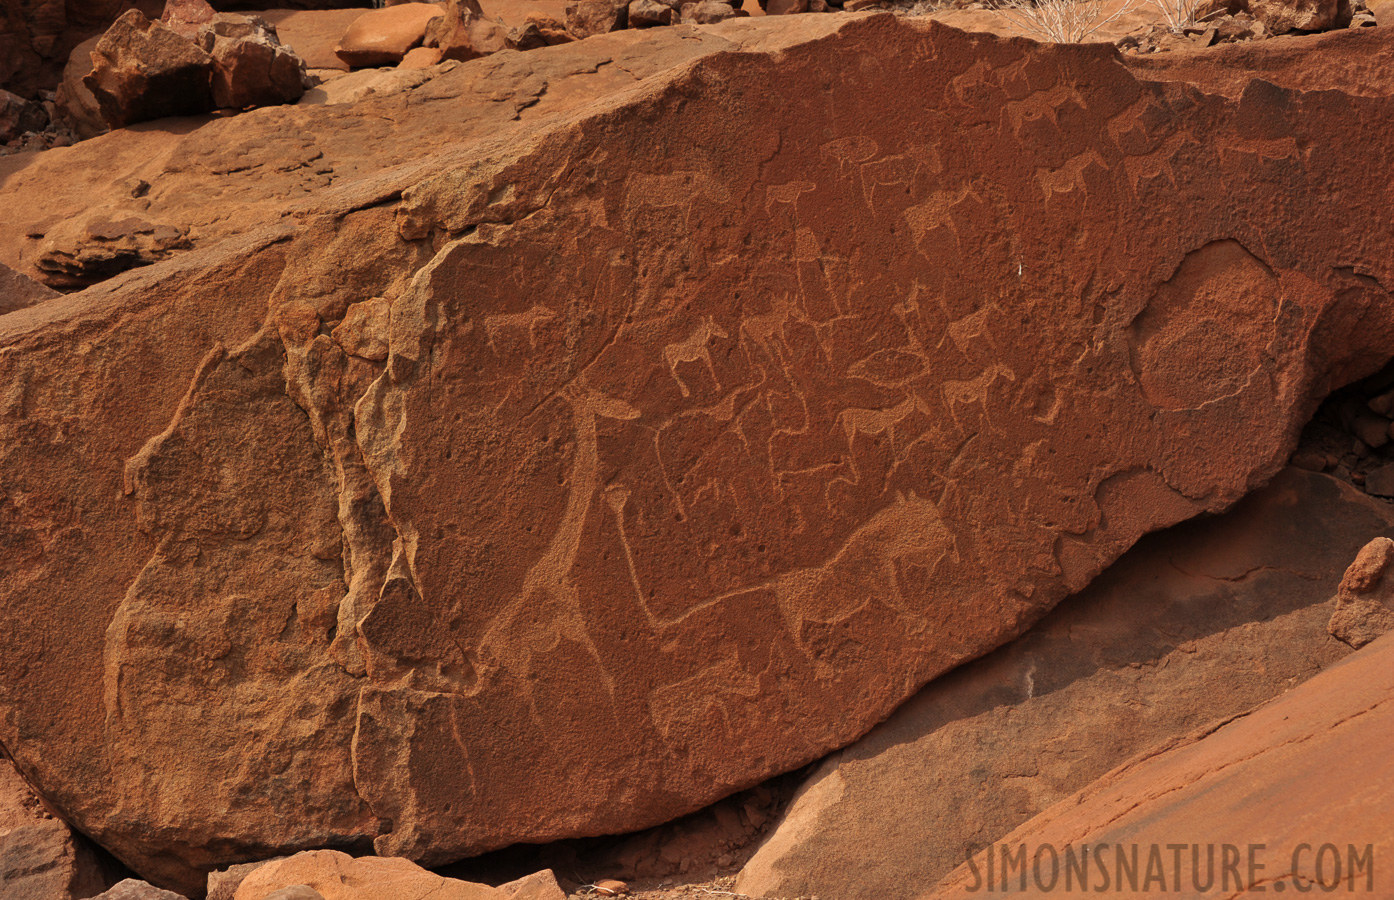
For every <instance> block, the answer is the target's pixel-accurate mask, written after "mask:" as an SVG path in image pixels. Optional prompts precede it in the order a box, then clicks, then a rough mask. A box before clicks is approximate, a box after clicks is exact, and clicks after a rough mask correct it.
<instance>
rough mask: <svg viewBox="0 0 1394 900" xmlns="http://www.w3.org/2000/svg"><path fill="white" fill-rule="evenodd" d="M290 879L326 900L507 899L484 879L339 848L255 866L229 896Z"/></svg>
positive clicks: (266, 892) (241, 896)
mask: <svg viewBox="0 0 1394 900" xmlns="http://www.w3.org/2000/svg"><path fill="white" fill-rule="evenodd" d="M293 885H303V886H305V887H308V888H310V889H312V890H314V891H315V892H317V893H318V894H320V895H321V896H322V897H323V898H324V900H424V898H426V897H429V898H430V900H508V898H509V896H510V895H509V894H507V893H505V892H504V891H502V890H500V889H498V888H491V887H488V886H487V885H482V884H472V883H470V882H468V881H459V880H458V879H454V878H442V877H441V876H439V875H434V874H432V873H430V872H428V871H426V870H425V869H423V868H421V867H420V866H418V865H415V864H414V863H411V862H408V861H407V860H405V859H378V858H375V857H364V858H360V859H354V858H353V857H351V856H349V855H348V854H347V853H340V852H338V851H337V850H309V851H306V852H304V853H297V854H295V855H294V856H292V857H289V858H287V859H283V860H278V861H277V862H272V863H267V864H266V865H264V866H262V867H261V868H259V869H257V870H256V871H255V872H253V873H252V874H250V875H248V876H247V877H246V878H245V879H243V881H242V884H241V885H240V886H239V887H238V888H237V893H236V894H234V895H233V897H234V900H272V898H273V897H275V896H276V895H277V894H278V893H279V892H280V891H282V890H284V889H286V888H288V887H290V886H293ZM519 900H523V898H521V897H520V898H519ZM529 900H531V898H529Z"/></svg>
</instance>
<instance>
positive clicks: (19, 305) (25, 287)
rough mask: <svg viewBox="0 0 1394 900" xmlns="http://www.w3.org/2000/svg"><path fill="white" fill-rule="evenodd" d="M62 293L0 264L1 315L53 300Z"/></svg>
mask: <svg viewBox="0 0 1394 900" xmlns="http://www.w3.org/2000/svg"><path fill="white" fill-rule="evenodd" d="M61 296H62V294H60V293H58V292H57V291H55V290H53V289H52V288H48V287H45V286H44V285H42V284H39V283H38V282H37V281H34V280H33V279H30V278H26V277H24V276H23V275H21V274H19V273H18V272H16V271H15V270H14V269H11V268H10V267H9V266H6V265H3V264H0V316H3V315H4V314H5V313H9V312H14V311H15V310H20V309H26V308H28V307H30V306H33V305H34V304H36V303H42V302H43V301H45V300H53V299H56V298H58V297H61Z"/></svg>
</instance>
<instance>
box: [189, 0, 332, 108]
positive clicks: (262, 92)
mask: <svg viewBox="0 0 1394 900" xmlns="http://www.w3.org/2000/svg"><path fill="white" fill-rule="evenodd" d="M196 42H197V44H198V46H199V48H200V49H202V50H203V51H204V52H205V53H207V54H208V55H209V57H210V58H211V59H212V60H213V73H212V77H213V82H212V83H213V103H214V104H215V105H217V106H220V107H231V108H233V109H245V108H247V107H249V106H271V105H275V104H277V103H294V102H295V101H297V100H299V99H300V98H301V97H302V96H303V95H304V94H305V61H304V60H302V59H301V58H300V57H299V56H297V55H296V53H295V51H294V50H292V49H290V48H289V47H286V46H284V45H282V44H281V42H280V40H279V39H278V38H277V37H276V28H275V26H273V25H269V24H267V22H266V21H265V20H263V19H260V18H258V17H256V16H240V15H236V14H233V13H217V14H215V15H214V16H213V17H212V18H211V19H209V20H208V21H207V22H206V23H204V24H203V25H201V26H200V27H199V30H198V34H197V38H196Z"/></svg>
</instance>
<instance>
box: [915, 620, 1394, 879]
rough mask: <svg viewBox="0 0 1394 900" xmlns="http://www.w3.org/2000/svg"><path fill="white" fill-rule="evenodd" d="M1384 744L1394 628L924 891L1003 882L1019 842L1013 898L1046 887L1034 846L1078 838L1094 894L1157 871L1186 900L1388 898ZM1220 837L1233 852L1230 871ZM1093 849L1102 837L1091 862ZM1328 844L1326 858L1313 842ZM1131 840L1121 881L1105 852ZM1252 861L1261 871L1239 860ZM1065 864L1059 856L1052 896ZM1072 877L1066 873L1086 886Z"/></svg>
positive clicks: (1126, 768) (1392, 794) (1037, 821)
mask: <svg viewBox="0 0 1394 900" xmlns="http://www.w3.org/2000/svg"><path fill="white" fill-rule="evenodd" d="M1391 742H1394V637H1384V638H1381V639H1380V640H1378V641H1375V642H1374V643H1372V644H1371V645H1370V646H1368V647H1366V648H1364V649H1363V650H1361V651H1359V652H1357V653H1354V654H1351V655H1350V656H1349V657H1347V658H1346V659H1344V660H1342V661H1341V662H1340V663H1337V664H1336V665H1335V666H1333V667H1332V668H1330V669H1329V670H1327V671H1326V672H1323V673H1322V674H1320V675H1318V676H1316V677H1315V678H1313V679H1312V680H1311V681H1308V682H1306V683H1305V684H1302V685H1300V686H1299V687H1297V688H1295V689H1294V690H1292V691H1290V692H1289V693H1287V694H1284V695H1282V696H1280V697H1278V698H1276V699H1274V700H1272V701H1270V702H1269V703H1267V704H1266V705H1264V706H1261V707H1259V708H1257V709H1255V710H1253V711H1252V712H1250V713H1248V714H1247V715H1243V716H1239V717H1236V718H1234V719H1233V720H1231V721H1222V722H1217V723H1214V724H1212V725H1211V726H1210V727H1208V728H1204V729H1201V730H1198V731H1197V732H1195V733H1193V734H1191V735H1189V736H1188V737H1187V738H1186V739H1183V740H1179V741H1177V742H1175V743H1174V744H1173V745H1172V746H1170V747H1164V748H1158V749H1157V750H1154V751H1153V752H1152V753H1149V754H1145V755H1143V756H1140V757H1138V758H1137V759H1134V760H1132V761H1131V762H1129V763H1127V764H1125V765H1122V766H1120V767H1118V768H1117V769H1114V770H1113V771H1112V772H1109V773H1108V774H1107V775H1105V776H1104V777H1102V778H1100V779H1099V780H1098V781H1096V782H1094V783H1093V784H1091V785H1090V786H1089V787H1087V788H1085V789H1084V790H1082V791H1080V792H1079V793H1078V794H1076V795H1075V796H1073V797H1070V798H1068V799H1067V800H1064V801H1062V802H1060V803H1058V804H1056V805H1055V806H1053V807H1051V808H1050V809H1048V810H1047V811H1045V812H1044V813H1042V814H1041V815H1039V816H1037V817H1035V818H1034V819H1032V820H1031V821H1029V822H1027V823H1026V824H1024V825H1023V826H1021V827H1020V828H1018V829H1016V830H1015V831H1013V832H1012V833H1011V834H1009V835H1007V836H1005V837H1004V838H1002V839H1001V840H1000V841H999V842H998V843H997V844H996V845H995V846H994V848H993V852H994V854H995V859H994V861H995V862H999V865H997V866H994V870H995V871H994V877H993V879H992V881H991V882H990V883H989V881H988V878H987V865H986V858H985V856H979V857H977V858H975V859H974V861H973V867H974V868H970V867H969V866H968V865H967V864H964V865H962V866H960V867H959V868H958V869H957V870H956V871H955V872H954V873H953V875H952V876H951V877H950V878H949V879H947V880H946V881H945V883H944V884H943V885H941V886H940V888H938V889H936V890H934V891H932V892H929V891H926V892H924V893H922V894H921V896H924V897H926V898H929V897H933V898H935V900H949V898H967V897H978V896H982V894H983V892H985V891H986V890H988V889H989V884H991V885H992V886H993V887H994V888H995V889H996V890H999V891H1000V890H1002V889H1003V887H1002V885H1003V882H1004V881H1005V880H1007V879H1004V877H1003V870H1002V868H1001V867H1000V858H1001V857H1000V854H1001V846H1002V845H1005V846H1006V847H1008V848H1009V853H1015V852H1016V848H1017V847H1019V846H1021V845H1025V846H1026V847H1027V848H1028V851H1027V852H1028V866H1027V872H1025V873H1020V871H1019V870H1014V871H1012V874H1011V878H1010V890H1011V891H1012V893H1013V895H1014V896H1030V897H1037V896H1045V895H1047V894H1048V893H1051V892H1050V891H1048V890H1042V888H1041V883H1042V882H1047V883H1048V882H1049V878H1050V874H1051V867H1050V864H1049V856H1048V855H1043V857H1044V863H1043V864H1042V866H1041V870H1042V876H1043V877H1042V879H1041V880H1040V881H1038V880H1037V879H1036V878H1035V876H1034V874H1032V873H1031V865H1030V860H1031V858H1032V857H1034V855H1035V854H1036V852H1037V848H1040V847H1050V848H1052V849H1056V850H1057V851H1058V852H1059V853H1060V854H1061V856H1062V857H1063V852H1064V848H1065V847H1066V846H1071V847H1074V848H1080V847H1085V846H1088V847H1090V848H1093V849H1094V852H1095V854H1096V857H1095V858H1094V859H1092V860H1091V861H1090V863H1089V869H1088V877H1089V878H1090V879H1091V885H1090V886H1089V888H1088V890H1090V895H1091V896H1108V897H1125V896H1126V897H1140V896H1145V895H1146V894H1147V893H1149V892H1150V893H1158V892H1159V888H1158V882H1157V881H1156V880H1155V879H1154V878H1152V877H1151V876H1152V874H1153V869H1154V868H1155V869H1156V870H1157V872H1156V874H1158V875H1160V876H1161V877H1162V878H1163V879H1164V884H1165V886H1166V887H1165V889H1166V890H1168V891H1172V892H1175V893H1179V894H1181V895H1182V896H1201V895H1207V896H1219V895H1225V896H1238V895H1239V894H1244V893H1246V889H1248V890H1247V892H1248V893H1260V892H1262V893H1267V894H1269V895H1272V894H1273V893H1281V892H1282V891H1283V890H1285V889H1289V888H1291V889H1293V890H1294V892H1297V891H1303V892H1309V891H1312V890H1313V889H1314V888H1317V889H1318V890H1319V891H1320V892H1323V893H1330V892H1331V891H1333V890H1340V891H1342V892H1343V893H1353V892H1356V891H1358V892H1359V893H1361V894H1363V895H1365V896H1377V897H1387V896H1390V895H1391V894H1392V893H1394V873H1391V871H1390V869H1389V867H1388V866H1381V865H1379V863H1378V861H1379V860H1381V859H1387V858H1388V857H1389V854H1391V853H1394V817H1391V816H1390V815H1389V811H1390V810H1391V809H1394V758H1391V756H1390V754H1389V752H1388V748H1389V747H1390V746H1391ZM1169 844H1175V845H1177V846H1179V847H1180V849H1181V852H1174V851H1173V850H1172V849H1171V848H1170V847H1168V845H1169ZM1226 844H1228V845H1231V846H1232V847H1233V848H1235V849H1234V856H1235V859H1234V860H1233V863H1232V869H1231V871H1230V872H1226V871H1225V863H1226V860H1225V856H1224V853H1225V850H1224V845H1226ZM1099 845H1106V847H1105V849H1104V851H1103V855H1102V857H1101V858H1100V857H1098V852H1099V851H1098V849H1097V848H1098V847H1099ZM1120 845H1121V846H1120ZM1256 845H1257V846H1256ZM1326 845H1331V847H1332V848H1333V850H1334V857H1333V855H1332V853H1331V851H1323V849H1322V848H1323V847H1324V846H1326ZM1133 846H1138V847H1139V850H1140V852H1139V857H1140V860H1139V865H1138V867H1137V871H1136V873H1135V875H1134V876H1133V877H1132V878H1131V879H1128V878H1127V877H1126V875H1124V876H1120V875H1119V874H1118V873H1119V867H1118V862H1117V857H1118V853H1119V850H1118V849H1115V847H1118V848H1119V849H1121V850H1122V851H1123V854H1124V858H1125V860H1126V859H1127V858H1128V856H1129V852H1128V850H1129V848H1130V847H1133ZM1154 847H1155V849H1153V848H1154ZM1212 854H1213V855H1212ZM1251 854H1252V855H1251ZM1154 856H1155V857H1156V858H1157V862H1155V863H1154V862H1153V861H1152V857H1154ZM1362 858H1363V859H1364V865H1363V867H1362V866H1361V864H1360V860H1361V859H1362ZM1251 859H1252V860H1253V861H1254V862H1255V863H1257V864H1258V868H1256V869H1251V868H1250V867H1249V862H1250V860H1251ZM1337 859H1338V861H1337ZM1100 868H1105V869H1106V870H1107V871H1108V873H1109V877H1110V880H1111V884H1112V889H1111V890H1104V891H1100V890H1099V885H1100V881H1101V876H1100ZM1063 869H1064V865H1063V862H1062V864H1061V870H1060V871H1061V877H1060V882H1059V883H1058V884H1057V885H1056V888H1057V891H1058V890H1059V888H1060V887H1061V886H1062V885H1063V884H1064V875H1063ZM1338 870H1339V873H1340V874H1339V875H1338V874H1337V872H1338ZM1021 874H1025V875H1026V878H1025V882H1024V884H1023V883H1022V882H1021V881H1020V880H1019V879H1020V876H1021ZM1212 875H1213V878H1212V877H1211V876H1212ZM1207 882H1209V884H1210V886H1209V888H1205V885H1206V883H1207ZM1279 882H1281V883H1282V885H1283V886H1282V887H1281V888H1280V887H1278V886H1277V885H1278V883H1279ZM1079 884H1080V882H1079V881H1078V880H1076V881H1074V885H1075V890H1076V892H1080V893H1082V892H1083V891H1081V889H1080V887H1079ZM1149 885H1150V886H1149ZM1255 886H1256V887H1255Z"/></svg>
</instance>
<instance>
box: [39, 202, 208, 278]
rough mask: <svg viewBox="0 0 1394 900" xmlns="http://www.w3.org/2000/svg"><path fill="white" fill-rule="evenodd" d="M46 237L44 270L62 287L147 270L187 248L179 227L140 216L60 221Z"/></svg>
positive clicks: (95, 217)
mask: <svg viewBox="0 0 1394 900" xmlns="http://www.w3.org/2000/svg"><path fill="white" fill-rule="evenodd" d="M46 237H47V239H46V241H45V244H44V258H43V261H42V263H41V264H40V268H41V269H42V271H43V273H44V275H45V276H46V279H45V280H46V281H47V283H48V284H50V285H53V286H55V287H64V288H75V287H83V286H85V285H87V284H90V283H92V282H93V281H100V280H102V279H104V278H109V277H111V276H112V275H114V274H116V273H117V272H121V271H125V270H126V269H130V268H134V267H137V266H148V265H150V264H151V263H153V262H157V261H158V260H161V259H165V258H167V257H168V256H169V255H170V254H171V253H174V252H176V251H178V250H183V249H187V248H188V246H189V241H188V235H187V233H186V232H185V231H183V230H181V229H180V228H178V227H177V226H174V225H169V224H165V223H161V222H150V221H149V220H147V219H143V218H140V217H139V216H128V217H123V218H119V219H115V220H112V219H108V218H106V217H105V216H103V215H101V214H100V213H98V214H96V215H92V216H85V217H82V218H77V219H71V220H69V221H66V222H62V223H60V224H58V225H56V226H55V227H54V228H53V230H52V231H50V232H49V233H48V234H47V236H46Z"/></svg>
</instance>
